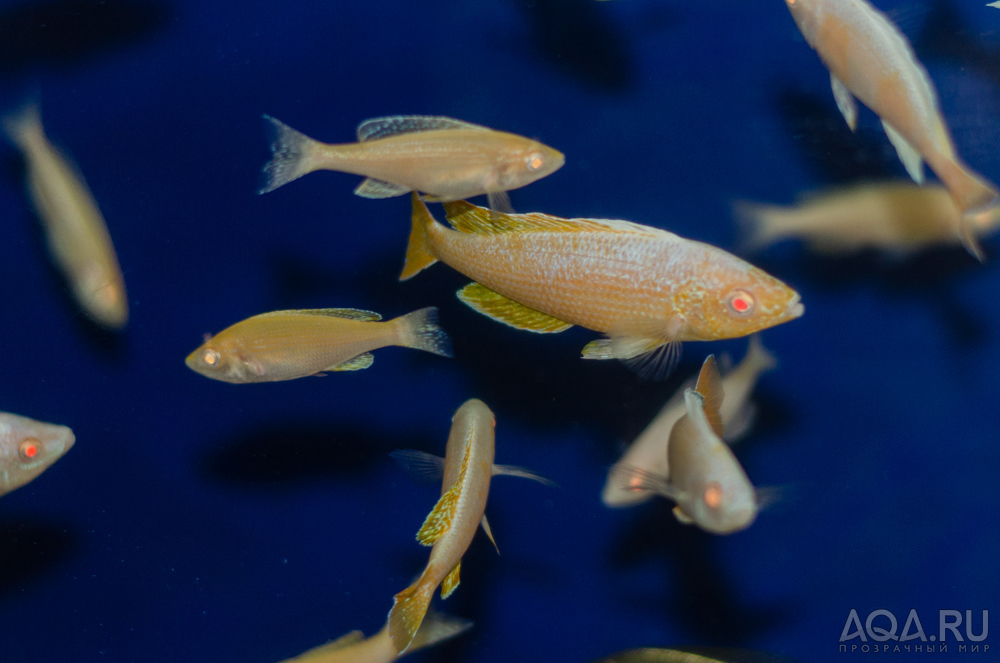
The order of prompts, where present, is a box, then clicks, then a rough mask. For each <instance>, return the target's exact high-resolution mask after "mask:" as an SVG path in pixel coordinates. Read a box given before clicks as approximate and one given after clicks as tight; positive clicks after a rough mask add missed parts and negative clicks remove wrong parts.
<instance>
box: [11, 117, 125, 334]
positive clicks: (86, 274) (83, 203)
mask: <svg viewBox="0 0 1000 663" xmlns="http://www.w3.org/2000/svg"><path fill="white" fill-rule="evenodd" d="M3 126H4V129H5V130H6V132H7V135H8V136H9V137H10V140H11V141H12V142H13V143H14V144H15V145H17V146H18V148H19V149H20V150H21V152H22V153H23V154H24V160H25V163H26V165H27V170H28V193H29V195H30V196H31V201H32V203H33V204H34V206H35V211H36V212H37V213H38V217H39V219H40V220H41V222H42V225H43V227H44V229H45V235H46V239H47V240H48V244H49V251H50V252H51V254H52V259H53V260H54V261H55V262H56V264H57V265H58V267H59V269H61V270H62V271H63V273H64V274H65V275H66V279H67V280H68V281H69V284H70V287H71V288H72V291H73V296H74V297H75V298H76V301H77V303H78V304H79V305H80V307H81V308H82V309H83V311H84V312H85V313H86V314H87V316H89V317H90V319H92V320H93V321H94V322H96V323H98V324H100V325H103V326H104V327H107V328H109V329H121V328H122V327H124V326H125V323H126V322H128V300H127V298H126V295H125V279H124V278H123V277H122V271H121V268H120V267H119V266H118V256H117V255H116V254H115V248H114V246H113V245H112V244H111V235H109V234H108V227H107V225H106V224H105V223H104V217H103V216H101V211H100V210H99V209H98V208H97V203H96V202H95V201H94V197H93V195H92V194H91V193H90V190H89V189H88V188H87V184H86V183H85V182H84V181H83V177H82V176H81V175H80V174H79V173H78V172H77V171H76V169H75V168H74V167H73V165H72V164H71V162H70V161H69V159H67V158H66V157H65V156H63V155H62V154H60V153H59V150H57V149H56V148H55V147H54V146H53V145H52V144H51V143H50V142H49V140H48V138H46V136H45V130H44V129H43V128H42V119H41V115H40V114H39V111H38V107H37V106H35V105H31V106H27V107H26V108H25V109H24V110H22V111H21V112H20V113H19V114H17V115H14V116H10V117H7V118H5V119H4V121H3Z"/></svg>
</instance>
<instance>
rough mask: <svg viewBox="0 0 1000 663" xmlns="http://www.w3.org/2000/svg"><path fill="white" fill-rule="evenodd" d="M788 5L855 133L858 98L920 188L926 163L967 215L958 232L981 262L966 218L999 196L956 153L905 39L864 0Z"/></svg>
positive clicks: (792, 0)
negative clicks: (879, 123)
mask: <svg viewBox="0 0 1000 663" xmlns="http://www.w3.org/2000/svg"><path fill="white" fill-rule="evenodd" d="M785 2H786V4H787V5H788V8H789V10H791V12H792V17H793V18H794V19H795V22H796V23H797V24H798V26H799V30H801V31H802V35H803V36H804V37H805V39H806V42H807V43H808V44H809V45H810V46H812V47H813V48H814V49H815V50H816V52H817V53H818V54H819V56H820V58H821V59H822V60H823V63H824V64H825V65H826V67H827V69H829V70H830V79H831V83H832V86H833V96H834V99H835V100H836V102H837V107H838V108H839V109H840V112H841V113H842V114H843V116H844V119H846V120H847V124H848V125H849V126H850V127H851V129H852V130H854V129H855V127H856V126H857V117H858V109H857V104H856V103H855V100H854V99H855V97H857V98H858V99H860V100H861V102H862V103H864V104H865V105H866V106H868V107H869V108H871V109H872V110H873V111H875V113H876V114H877V115H878V116H879V118H880V119H881V120H882V126H883V127H884V128H885V131H886V134H887V135H888V136H889V140H890V141H891V142H892V144H893V146H894V147H895V148H896V152H897V153H898V154H899V158H900V160H901V161H902V162H903V165H904V166H905V167H906V171H907V172H908V173H909V174H910V177H912V178H913V180H914V181H915V182H917V183H918V184H922V183H923V181H924V176H923V168H922V163H923V162H924V161H926V162H927V165H928V166H930V168H931V170H933V171H934V173H935V174H936V175H937V176H938V178H940V180H941V181H942V182H943V183H944V185H945V186H946V187H947V188H948V191H949V192H950V193H951V196H952V198H954V200H955V204H956V206H957V207H958V209H959V210H960V211H961V212H962V217H960V219H961V221H960V224H959V225H958V226H957V227H956V232H958V233H960V236H961V238H962V242H963V244H965V246H966V248H967V249H968V250H969V251H970V252H971V253H973V255H975V256H976V257H978V258H980V259H982V252H981V249H980V247H979V245H978V242H977V239H976V236H975V232H974V230H973V227H972V222H971V220H970V218H969V216H970V215H975V214H978V213H980V212H982V211H983V210H984V209H986V208H987V207H991V206H994V205H996V204H997V202H998V198H997V191H996V190H995V189H994V187H993V186H992V185H990V184H989V183H987V182H985V181H984V180H983V179H982V178H981V177H980V176H979V175H977V174H976V173H974V172H972V171H971V170H970V169H969V168H968V167H967V166H966V165H965V164H964V163H962V161H961V160H960V159H959V158H958V155H957V154H956V153H955V147H954V145H953V143H952V140H951V135H950V134H949V132H948V127H947V126H946V125H945V123H944V118H943V117H942V115H941V110H940V108H939V106H938V99H937V93H936V92H935V91H934V85H933V83H931V80H930V78H929V77H928V76H927V72H926V70H925V69H924V68H923V66H922V65H921V64H920V62H918V61H917V59H916V56H914V54H913V50H912V49H911V48H910V44H909V42H908V41H907V40H906V37H905V36H904V35H903V33H901V32H900V31H899V29H898V28H897V27H896V26H895V25H894V24H893V23H892V22H891V21H890V20H889V19H888V18H887V17H886V16H885V14H883V13H882V12H880V11H878V10H877V9H875V8H874V7H872V5H871V4H869V3H868V2H867V1H866V0H785Z"/></svg>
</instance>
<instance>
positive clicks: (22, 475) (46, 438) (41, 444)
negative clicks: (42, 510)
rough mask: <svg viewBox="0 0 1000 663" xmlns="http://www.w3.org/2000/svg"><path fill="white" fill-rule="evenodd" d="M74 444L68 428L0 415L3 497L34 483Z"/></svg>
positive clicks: (0, 467) (0, 490)
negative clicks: (35, 479)
mask: <svg viewBox="0 0 1000 663" xmlns="http://www.w3.org/2000/svg"><path fill="white" fill-rule="evenodd" d="M74 442H76V437H75V436H74V435H73V431H72V430H70V429H69V428H68V427H66V426H59V425H57V424H47V423H43V422H41V421H35V420H34V419H29V418H27V417H20V416H17V415H10V414H4V415H2V416H0V495H2V494H4V493H7V492H10V491H12V490H14V489H15V488H20V487H21V486H23V485H24V484H26V483H28V482H30V481H32V480H33V479H34V478H35V477H37V476H38V475H39V474H41V473H42V472H44V471H45V470H46V469H47V468H48V467H49V466H50V465H52V463H54V462H56V461H57V460H59V458H60V457H62V455H63V454H64V453H66V452H67V451H69V450H70V447H72V446H73V443H74Z"/></svg>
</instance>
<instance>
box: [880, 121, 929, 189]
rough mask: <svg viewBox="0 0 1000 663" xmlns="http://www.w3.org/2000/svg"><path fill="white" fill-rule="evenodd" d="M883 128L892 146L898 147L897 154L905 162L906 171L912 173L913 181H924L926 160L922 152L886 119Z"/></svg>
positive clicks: (919, 182)
mask: <svg viewBox="0 0 1000 663" xmlns="http://www.w3.org/2000/svg"><path fill="white" fill-rule="evenodd" d="M882 128H883V129H885V134H886V135H887V136H888V137H889V142H890V143H892V146H893V147H895V148H896V154H898V155H899V160H900V161H902V162H903V167H904V168H906V172H907V173H909V174H910V177H912V178H913V181H914V182H916V183H917V184H923V183H924V162H923V158H922V157H921V156H920V153H919V152H917V151H916V150H915V149H914V148H913V146H912V145H910V144H909V143H908V142H906V139H905V138H903V136H902V135H900V133H899V132H898V131H896V130H895V129H893V128H892V126H890V125H889V124H888V123H886V121H885V120H882Z"/></svg>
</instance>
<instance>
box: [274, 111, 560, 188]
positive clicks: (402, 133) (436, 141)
mask: <svg viewBox="0 0 1000 663" xmlns="http://www.w3.org/2000/svg"><path fill="white" fill-rule="evenodd" d="M264 118H265V119H267V120H268V121H269V122H271V124H272V125H273V126H274V130H275V138H274V140H273V142H272V143H271V151H272V152H273V156H272V158H271V161H270V162H269V163H268V164H267V165H266V166H264V175H265V178H266V182H265V184H264V187H263V188H262V189H261V190H260V193H267V192H268V191H273V190H274V189H277V188H278V187H279V186H281V185H283V184H287V183H288V182H291V181H292V180H294V179H297V178H299V177H302V176H303V175H305V174H307V173H311V172H312V171H314V170H339V171H341V172H344V173H353V174H355V175H364V176H365V177H367V178H368V179H366V180H365V181H364V182H362V183H361V184H360V185H359V186H358V188H356V189H355V190H354V193H356V194H357V195H359V196H363V197H365V198H391V197H393V196H401V195H403V194H404V193H407V192H409V191H420V192H422V193H425V194H428V200H436V201H445V200H460V199H462V198H471V197H472V196H478V195H480V194H484V193H485V194H488V195H489V196H490V197H491V201H490V206H491V207H494V208H504V207H505V206H506V205H507V203H506V202H505V201H506V197H507V196H506V192H507V191H510V190H511V189H518V188H520V187H522V186H525V185H526V184H531V183H532V182H534V181H535V180H538V179H541V178H543V177H545V176H546V175H550V174H551V173H553V172H555V171H556V170H558V169H559V168H560V167H562V165H563V162H564V161H565V158H564V157H563V155H562V153H561V152H558V151H556V150H553V149H552V148H551V147H548V146H546V145H543V144H541V143H539V142H538V141H534V140H531V139H529V138H525V137H523V136H518V135H516V134H509V133H506V132H503V131H494V130H493V129H489V128H487V127H482V126H479V125H478V124H469V123H468V122H462V121H460V120H453V119H451V118H448V117H432V116H420V115H410V116H407V115H401V116H396V117H379V118H375V119H372V120H366V121H365V122H362V123H361V125H360V126H359V127H358V142H357V143H344V144H341V145H330V144H327V143H320V142H319V141H316V140H313V139H312V138H309V137H308V136H306V135H304V134H302V133H300V132H298V131H296V130H295V129H292V128H291V127H289V126H288V125H286V124H284V123H282V122H279V121H278V120H276V119H274V118H273V117H271V116H269V115H265V116H264Z"/></svg>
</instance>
